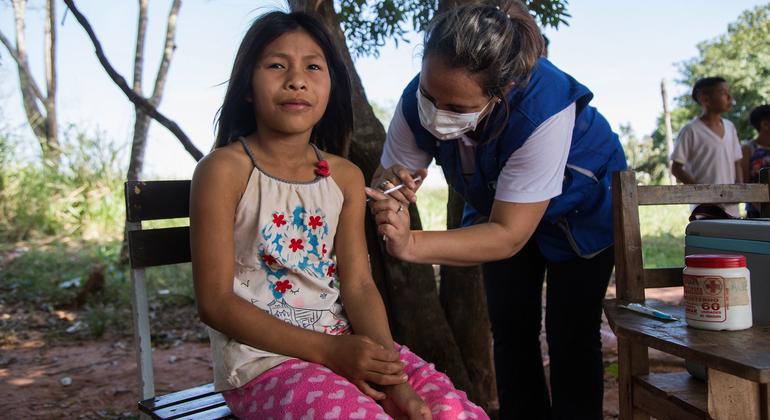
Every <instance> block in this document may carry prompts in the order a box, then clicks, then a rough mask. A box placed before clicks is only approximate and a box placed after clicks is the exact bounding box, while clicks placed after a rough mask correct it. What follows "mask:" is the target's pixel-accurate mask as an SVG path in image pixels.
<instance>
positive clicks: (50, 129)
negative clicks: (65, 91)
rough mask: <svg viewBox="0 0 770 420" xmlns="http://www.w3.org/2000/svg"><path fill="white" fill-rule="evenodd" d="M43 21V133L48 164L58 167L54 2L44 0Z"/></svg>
mask: <svg viewBox="0 0 770 420" xmlns="http://www.w3.org/2000/svg"><path fill="white" fill-rule="evenodd" d="M46 14H47V16H46V21H45V81H46V98H45V117H46V118H45V134H46V147H47V148H48V159H49V160H50V161H49V162H48V165H49V166H51V167H54V168H56V167H58V164H59V160H60V157H61V146H60V145H59V134H58V122H57V118H56V2H55V1H54V0H47V1H46Z"/></svg>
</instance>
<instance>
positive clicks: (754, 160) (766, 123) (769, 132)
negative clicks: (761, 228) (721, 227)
mask: <svg viewBox="0 0 770 420" xmlns="http://www.w3.org/2000/svg"><path fill="white" fill-rule="evenodd" d="M749 122H750V123H751V125H752V126H753V127H754V129H755V130H757V138H755V139H754V140H749V141H748V142H747V143H746V144H744V145H743V179H745V180H746V182H754V183H756V182H759V171H760V169H762V168H770V105H761V106H758V107H756V108H754V109H753V110H752V111H751V114H749ZM746 216H747V217H749V218H754V217H759V206H758V205H756V204H753V203H746Z"/></svg>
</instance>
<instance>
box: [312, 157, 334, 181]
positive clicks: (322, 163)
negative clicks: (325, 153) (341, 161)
mask: <svg viewBox="0 0 770 420" xmlns="http://www.w3.org/2000/svg"><path fill="white" fill-rule="evenodd" d="M315 174H316V175H318V176H322V177H327V176H329V175H331V174H332V171H331V169H329V162H327V161H326V159H324V160H319V161H318V163H317V164H316V168H315Z"/></svg>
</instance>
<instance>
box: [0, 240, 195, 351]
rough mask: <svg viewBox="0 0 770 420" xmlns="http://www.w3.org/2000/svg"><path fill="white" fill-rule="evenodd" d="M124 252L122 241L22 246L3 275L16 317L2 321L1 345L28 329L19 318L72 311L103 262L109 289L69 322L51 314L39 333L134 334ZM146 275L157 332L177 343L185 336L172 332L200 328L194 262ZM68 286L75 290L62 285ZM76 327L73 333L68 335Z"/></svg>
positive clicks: (3, 302)
mask: <svg viewBox="0 0 770 420" xmlns="http://www.w3.org/2000/svg"><path fill="white" fill-rule="evenodd" d="M119 251H120V241H118V240H111V241H105V242H97V241H82V242H78V243H69V244H64V243H59V242H54V243H51V244H36V245H34V246H33V245H27V246H26V247H17V248H16V250H15V252H16V253H17V254H20V255H19V256H18V257H16V258H15V259H13V261H11V262H9V263H7V264H6V265H5V266H4V267H3V269H2V271H0V290H2V297H0V309H2V310H3V312H7V313H9V316H10V318H7V319H6V318H3V319H0V327H2V330H3V332H2V333H1V334H0V341H4V340H8V339H9V337H10V336H11V335H13V334H15V333H18V330H19V329H20V328H23V325H22V324H20V323H19V320H18V319H17V320H14V319H13V316H14V315H15V316H16V317H17V318H18V317H22V316H23V314H31V313H40V312H43V313H49V314H55V313H56V312H59V311H58V310H59V309H63V310H68V308H71V304H72V302H73V300H74V298H75V296H76V295H77V294H78V292H79V291H80V290H81V288H82V287H83V285H85V283H86V280H87V279H88V275H89V272H90V270H91V269H92V267H94V266H95V265H97V264H100V265H103V266H104V267H105V270H104V277H105V279H104V280H105V283H104V288H103V290H101V291H99V292H97V293H95V294H92V295H89V296H88V299H87V300H86V303H85V305H84V306H83V307H82V308H80V310H78V311H72V312H70V314H71V317H70V318H69V319H66V320H54V319H53V318H54V317H53V316H51V317H50V318H51V319H52V320H51V321H49V322H48V324H49V325H45V328H38V329H41V330H43V332H44V333H46V334H47V335H48V336H49V337H51V338H75V339H84V338H98V337H102V336H104V335H105V334H111V335H118V336H121V335H123V336H127V335H130V334H132V326H131V319H132V316H131V282H130V273H129V270H128V268H127V267H122V266H120V265H119V264H118V253H119ZM145 275H146V283H147V294H148V298H149V305H150V316H151V320H152V321H151V322H152V323H153V332H154V333H158V332H160V331H164V334H165V336H166V337H167V338H174V339H176V338H177V336H179V335H181V333H180V334H174V333H169V332H168V331H169V330H175V329H180V330H187V331H197V330H200V326H199V325H197V324H199V323H198V322H197V321H198V319H197V315H196V313H195V311H196V309H195V294H194V290H193V283H192V269H191V266H190V264H178V265H173V266H165V267H153V268H148V269H147V270H145ZM67 283H70V284H71V286H70V287H66V288H63V287H61V286H62V284H67ZM14 326H19V328H14ZM38 326H40V324H38ZM27 327H28V326H27ZM70 327H72V328H71V329H72V331H69V332H66V330H67V328H70ZM159 338H164V337H159Z"/></svg>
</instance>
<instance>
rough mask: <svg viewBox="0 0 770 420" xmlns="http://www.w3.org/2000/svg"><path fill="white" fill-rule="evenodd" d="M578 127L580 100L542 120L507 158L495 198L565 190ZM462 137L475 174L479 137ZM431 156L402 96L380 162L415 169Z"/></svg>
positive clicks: (537, 197) (466, 166) (467, 168)
mask: <svg viewBox="0 0 770 420" xmlns="http://www.w3.org/2000/svg"><path fill="white" fill-rule="evenodd" d="M574 127H575V103H574V102H573V103H572V104H570V105H569V106H567V107H566V108H565V109H564V110H562V111H560V112H559V113H557V114H555V115H553V116H551V117H550V118H549V119H547V120H546V121H545V122H543V123H542V124H540V126H538V127H537V128H536V129H535V131H533V132H532V134H531V135H530V136H529V137H528V138H527V140H525V141H524V144H523V145H522V146H521V147H520V148H518V149H517V150H516V151H514V152H513V153H512V154H511V156H510V157H509V158H508V161H507V162H506V163H505V166H504V167H503V169H502V171H501V172H500V176H499V177H498V178H497V185H496V190H495V200H500V201H505V202H509V203H536V202H540V201H545V200H549V199H551V198H553V197H556V196H558V195H559V194H561V192H562V184H563V182H564V168H565V166H566V165H567V156H568V155H569V149H570V144H571V142H572V130H573V128H574ZM461 140H462V141H461V142H460V148H459V149H460V160H461V162H462V168H463V172H464V174H465V175H470V174H472V173H473V172H474V170H475V166H476V163H475V162H476V159H475V155H476V153H475V152H476V142H475V141H473V140H472V139H471V138H469V137H468V136H465V135H463V136H462V137H461ZM431 159H432V156H431V155H430V154H428V153H427V152H425V151H423V150H422V149H420V148H419V147H417V143H416V141H415V137H414V134H413V133H412V130H411V129H410V128H409V124H408V123H407V122H406V119H405V118H404V114H403V111H402V106H401V102H400V101H399V103H398V105H397V106H396V111H395V113H394V115H393V119H392V120H391V121H390V126H389V127H388V134H387V137H386V139H385V146H384V148H383V150H382V157H381V158H380V164H381V165H382V167H383V168H388V167H390V166H393V165H396V164H397V165H401V166H404V167H406V168H408V169H409V170H410V171H412V172H414V171H415V170H417V169H420V168H427V167H428V164H430V161H431Z"/></svg>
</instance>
